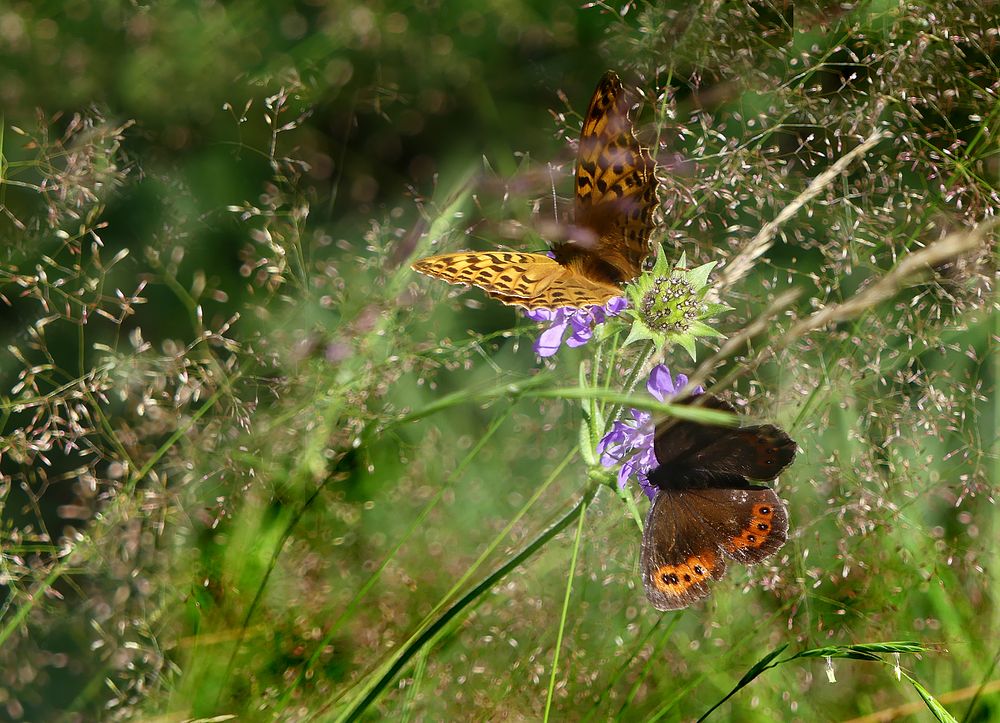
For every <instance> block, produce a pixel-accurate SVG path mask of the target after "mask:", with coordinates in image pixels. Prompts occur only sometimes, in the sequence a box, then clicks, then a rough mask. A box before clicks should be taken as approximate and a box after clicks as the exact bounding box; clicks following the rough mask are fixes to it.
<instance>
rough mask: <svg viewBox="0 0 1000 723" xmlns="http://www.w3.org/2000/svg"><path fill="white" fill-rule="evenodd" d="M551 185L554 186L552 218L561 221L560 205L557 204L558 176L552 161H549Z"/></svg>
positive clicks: (556, 221)
mask: <svg viewBox="0 0 1000 723" xmlns="http://www.w3.org/2000/svg"><path fill="white" fill-rule="evenodd" d="M548 166H549V185H551V187H552V220H553V221H554V222H555V223H559V207H558V205H557V204H556V178H555V176H554V175H553V173H552V162H551V161H549V163H548Z"/></svg>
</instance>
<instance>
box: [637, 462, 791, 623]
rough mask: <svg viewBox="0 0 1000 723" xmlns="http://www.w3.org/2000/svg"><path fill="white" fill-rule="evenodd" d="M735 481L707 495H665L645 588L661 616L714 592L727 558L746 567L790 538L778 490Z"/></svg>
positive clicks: (649, 530) (648, 533)
mask: <svg viewBox="0 0 1000 723" xmlns="http://www.w3.org/2000/svg"><path fill="white" fill-rule="evenodd" d="M744 483H745V480H743V479H742V478H739V477H734V478H731V479H729V480H728V481H725V482H723V483H722V485H723V486H719V487H712V488H707V489H689V490H663V491H661V492H659V493H658V494H657V495H656V499H655V500H654V501H653V506H652V507H651V508H650V510H649V514H648V515H647V517H646V526H645V528H644V530H643V534H642V553H641V556H640V566H641V569H642V581H643V587H644V588H645V591H646V597H647V598H648V599H649V601H650V603H652V604H653V607H655V608H656V609H657V610H677V609H680V608H684V607H687V606H688V605H690V604H691V603H693V602H696V601H698V600H700V599H702V598H704V597H707V596H708V595H709V593H710V592H711V590H710V588H709V585H708V582H709V580H718V579H719V578H721V577H722V575H723V574H724V573H725V570H726V562H725V558H726V557H731V558H733V559H734V560H736V561H738V562H741V563H743V564H745V565H750V564H754V563H757V562H761V561H762V560H764V559H766V558H768V557H770V556H771V555H773V554H774V553H775V552H777V551H778V550H779V549H780V548H781V546H782V545H783V544H785V540H786V539H787V536H788V512H787V510H786V509H785V506H784V505H783V504H782V503H781V500H779V499H778V496H777V495H776V494H775V493H774V490H770V489H767V488H766V487H752V488H747V487H745V486H744Z"/></svg>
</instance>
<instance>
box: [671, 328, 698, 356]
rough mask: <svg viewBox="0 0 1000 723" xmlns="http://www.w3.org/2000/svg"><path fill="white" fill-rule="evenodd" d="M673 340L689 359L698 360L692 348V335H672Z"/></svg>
mask: <svg viewBox="0 0 1000 723" xmlns="http://www.w3.org/2000/svg"><path fill="white" fill-rule="evenodd" d="M674 341H675V342H676V343H677V344H678V345H680V346H681V348H683V349H684V351H686V352H687V353H688V354H689V355H690V356H691V361H698V357H697V355H696V353H695V350H694V337H693V336H691V335H690V334H678V335H677V336H676V337H674Z"/></svg>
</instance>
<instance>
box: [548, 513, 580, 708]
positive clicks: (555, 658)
mask: <svg viewBox="0 0 1000 723" xmlns="http://www.w3.org/2000/svg"><path fill="white" fill-rule="evenodd" d="M588 501H589V500H587V498H586V497H585V498H584V499H583V500H582V501H581V504H580V519H579V521H578V522H577V525H576V539H575V540H574V541H573V559H572V560H570V563H569V579H568V580H566V595H565V597H563V608H562V617H560V618H559V633H558V635H556V650H555V653H553V654H552V675H550V676H549V694H548V695H547V696H546V698H545V723H548V720H549V711H550V710H551V708H552V694H553V693H554V692H555V689H556V671H557V670H558V669H559V651H560V650H561V649H562V641H563V632H564V631H565V630H566V616H567V615H568V614H569V598H570V593H571V592H572V591H573V576H574V575H576V559H577V556H578V554H579V552H580V538H581V537H582V536H583V518H584V517H586V514H587V503H588Z"/></svg>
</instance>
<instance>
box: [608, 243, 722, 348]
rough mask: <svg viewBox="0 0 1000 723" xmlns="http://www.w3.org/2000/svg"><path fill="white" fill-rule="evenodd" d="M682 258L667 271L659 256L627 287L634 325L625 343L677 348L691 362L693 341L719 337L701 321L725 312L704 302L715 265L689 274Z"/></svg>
mask: <svg viewBox="0 0 1000 723" xmlns="http://www.w3.org/2000/svg"><path fill="white" fill-rule="evenodd" d="M686 265H687V262H686V259H685V257H684V255H681V258H680V261H678V262H677V265H676V266H675V267H674V268H673V269H671V268H670V267H669V266H668V265H667V261H666V257H665V256H664V255H663V254H661V255H660V257H659V258H658V259H657V260H656V266H654V267H653V270H652V272H651V273H649V274H643V275H642V276H640V277H639V278H638V279H637V280H636V282H635V283H634V284H633V285H632V286H631V287H629V290H628V297H629V301H630V302H631V303H630V306H631V308H630V309H629V315H630V316H632V318H633V319H634V321H635V323H634V324H633V325H632V330H631V332H630V333H629V336H628V339H626V340H625V343H626V344H628V343H630V342H633V341H637V340H639V339H652V340H653V341H654V342H655V343H656V345H657V346H666V345H669V344H680V345H681V346H682V347H684V349H685V350H686V351H687V352H688V354H690V355H691V358H692V359H694V358H695V347H694V342H695V339H696V338H697V337H699V336H722V334H720V333H719V332H717V331H716V330H715V329H713V328H712V327H710V326H709V325H708V324H706V323H705V322H704V321H702V320H703V319H707V318H709V317H712V316H716V315H718V314H719V313H720V312H722V311H727V310H729V309H730V308H732V307H730V306H727V305H726V304H711V303H707V302H705V301H704V297H705V294H706V293H707V292H708V288H707V283H708V275H709V273H711V271H712V269H713V268H714V267H715V262H714V261H713V262H711V263H708V264H704V265H702V266H699V267H698V268H696V269H691V270H690V271H689V270H687V269H686V268H685V266H686Z"/></svg>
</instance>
